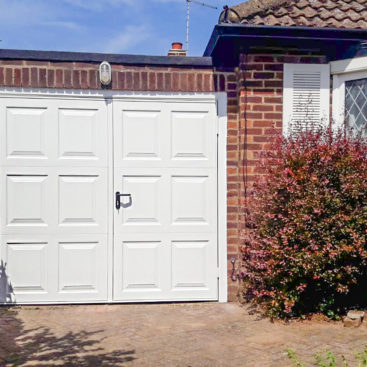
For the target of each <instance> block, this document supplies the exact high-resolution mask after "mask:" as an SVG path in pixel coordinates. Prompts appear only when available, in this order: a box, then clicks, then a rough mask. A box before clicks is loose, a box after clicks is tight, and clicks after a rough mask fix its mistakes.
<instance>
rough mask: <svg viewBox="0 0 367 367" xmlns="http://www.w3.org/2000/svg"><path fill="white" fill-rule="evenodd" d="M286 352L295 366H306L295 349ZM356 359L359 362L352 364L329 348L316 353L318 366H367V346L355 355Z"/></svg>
mask: <svg viewBox="0 0 367 367" xmlns="http://www.w3.org/2000/svg"><path fill="white" fill-rule="evenodd" d="M286 353H287V356H288V358H289V359H290V360H291V361H292V364H293V365H294V366H296V367H306V365H305V364H304V363H302V362H300V361H299V359H298V356H297V354H296V353H295V352H294V351H293V350H291V349H287V350H286ZM355 360H356V363H357V364H354V365H350V364H348V362H347V360H346V359H345V357H344V356H343V355H341V356H340V357H339V358H338V357H337V356H335V354H333V353H332V352H330V351H328V350H326V351H325V352H324V353H321V354H319V353H318V354H316V355H315V361H316V366H319V367H365V366H367V347H365V349H364V351H363V352H361V353H358V354H356V355H355Z"/></svg>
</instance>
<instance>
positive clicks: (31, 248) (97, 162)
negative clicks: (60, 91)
mask: <svg viewBox="0 0 367 367" xmlns="http://www.w3.org/2000/svg"><path fill="white" fill-rule="evenodd" d="M0 122H1V123H0V137H1V138H0V149H1V184H0V190H1V245H0V256H1V261H2V273H3V274H2V287H1V288H2V292H1V298H2V300H1V301H2V302H9V301H10V300H12V301H13V302H17V303H39V302H88V301H102V300H107V271H108V269H107V214H108V213H107V200H108V187H107V163H108V160H107V131H108V125H107V109H106V104H105V102H104V101H103V100H99V101H98V100H86V99H67V98H65V99H60V98H58V99H57V98H19V96H18V98H0ZM4 267H5V269H4Z"/></svg>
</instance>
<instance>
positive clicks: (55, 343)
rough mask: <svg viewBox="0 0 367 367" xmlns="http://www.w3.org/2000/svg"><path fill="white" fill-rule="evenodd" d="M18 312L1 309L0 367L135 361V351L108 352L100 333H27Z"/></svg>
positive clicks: (89, 366) (109, 366)
mask: <svg viewBox="0 0 367 367" xmlns="http://www.w3.org/2000/svg"><path fill="white" fill-rule="evenodd" d="M17 313H18V311H17V308H16V307H11V308H0V366H4V367H16V366H27V365H28V363H31V364H32V365H33V366H39V367H41V366H44V367H52V366H66V367H74V366H75V367H95V366H103V367H118V366H126V365H127V364H128V363H129V362H131V361H133V360H135V359H136V358H135V357H134V354H135V350H115V351H112V352H106V351H105V350H104V349H103V348H101V347H100V346H99V344H100V341H101V336H100V333H102V332H103V330H100V331H88V332H87V331H81V332H77V333H74V332H69V333H67V334H65V335H64V336H61V337H58V336H56V335H54V334H53V333H52V332H51V331H50V329H48V328H38V329H32V330H24V327H23V323H22V321H21V320H20V319H19V318H18V317H17Z"/></svg>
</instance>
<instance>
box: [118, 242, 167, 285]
mask: <svg viewBox="0 0 367 367" xmlns="http://www.w3.org/2000/svg"><path fill="white" fill-rule="evenodd" d="M121 246H122V269H123V272H122V285H123V290H136V289H139V290H149V291H151V290H152V289H156V290H160V287H161V284H160V283H161V279H160V278H161V277H160V272H161V270H160V269H161V267H162V266H163V263H162V258H161V254H160V253H161V252H162V251H161V248H162V243H161V242H158V241H157V242H139V241H135V242H123V243H122V244H121Z"/></svg>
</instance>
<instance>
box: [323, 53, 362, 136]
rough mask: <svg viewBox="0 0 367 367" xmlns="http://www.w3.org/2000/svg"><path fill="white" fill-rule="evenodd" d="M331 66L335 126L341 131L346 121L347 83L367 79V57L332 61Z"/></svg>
mask: <svg viewBox="0 0 367 367" xmlns="http://www.w3.org/2000/svg"><path fill="white" fill-rule="evenodd" d="M330 66H331V75H332V76H333V97H332V99H333V101H332V118H333V126H334V127H335V128H336V129H341V128H343V126H344V121H345V82H347V81H350V80H358V79H367V56H364V57H357V58H354V59H345V60H339V61H332V62H331V63H330Z"/></svg>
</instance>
